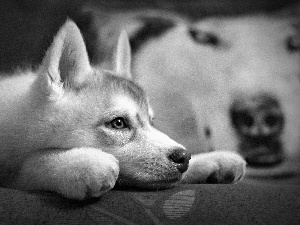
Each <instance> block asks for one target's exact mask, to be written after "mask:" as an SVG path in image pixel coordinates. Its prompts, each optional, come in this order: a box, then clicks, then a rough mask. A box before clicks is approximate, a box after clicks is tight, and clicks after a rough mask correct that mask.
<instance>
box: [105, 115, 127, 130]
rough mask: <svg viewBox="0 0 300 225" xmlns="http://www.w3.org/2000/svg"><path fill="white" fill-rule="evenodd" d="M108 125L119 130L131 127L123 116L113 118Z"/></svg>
mask: <svg viewBox="0 0 300 225" xmlns="http://www.w3.org/2000/svg"><path fill="white" fill-rule="evenodd" d="M108 126H109V127H111V128H113V129H117V130H120V129H126V128H129V125H128V123H127V122H126V120H125V119H124V118H123V117H117V118H115V119H113V120H112V121H110V122H109V123H108Z"/></svg>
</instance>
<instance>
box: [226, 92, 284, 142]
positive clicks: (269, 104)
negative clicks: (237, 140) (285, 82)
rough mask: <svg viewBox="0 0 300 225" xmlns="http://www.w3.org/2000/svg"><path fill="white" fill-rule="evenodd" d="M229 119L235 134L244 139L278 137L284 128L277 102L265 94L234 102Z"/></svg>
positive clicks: (281, 113) (282, 116) (282, 117)
mask: <svg viewBox="0 0 300 225" xmlns="http://www.w3.org/2000/svg"><path fill="white" fill-rule="evenodd" d="M230 117H231V122H232V124H233V127H234V128H235V129H236V131H237V133H238V134H239V135H241V136H243V137H246V138H266V137H274V136H278V135H280V133H281V131H282V130H283V127H284V115H283V112H282V110H281V107H280V104H279V102H278V101H277V99H276V98H274V97H272V96H269V95H267V94H263V95H259V96H254V97H249V98H243V99H239V100H236V101H234V102H233V104H232V107H231V109H230Z"/></svg>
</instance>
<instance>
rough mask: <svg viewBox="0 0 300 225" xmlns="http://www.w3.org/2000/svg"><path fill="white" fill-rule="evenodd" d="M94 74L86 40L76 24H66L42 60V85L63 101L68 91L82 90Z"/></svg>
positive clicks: (70, 22) (69, 21) (50, 94)
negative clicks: (92, 73)
mask: <svg viewBox="0 0 300 225" xmlns="http://www.w3.org/2000/svg"><path fill="white" fill-rule="evenodd" d="M91 71H92V68H91V65H90V62H89V58H88V53H87V50H86V46H85V43H84V40H83V37H82V35H81V33H80V31H79V29H78V27H77V26H76V24H75V23H74V22H73V21H71V20H67V21H66V23H65V24H64V25H63V26H62V27H61V28H60V30H59V31H58V33H57V35H56V36H55V38H54V40H53V43H52V45H51V46H50V48H49V49H48V51H47V52H46V56H45V57H44V59H43V62H42V65H41V67H40V74H39V79H40V80H41V79H42V80H43V82H40V85H41V86H43V87H42V88H43V90H44V91H46V92H47V94H48V95H49V96H52V97H54V98H57V97H59V96H60V97H61V96H62V95H63V93H64V92H65V91H68V90H72V89H80V87H81V86H83V85H84V83H85V80H86V79H87V77H88V76H89V74H91ZM55 96H56V97H55Z"/></svg>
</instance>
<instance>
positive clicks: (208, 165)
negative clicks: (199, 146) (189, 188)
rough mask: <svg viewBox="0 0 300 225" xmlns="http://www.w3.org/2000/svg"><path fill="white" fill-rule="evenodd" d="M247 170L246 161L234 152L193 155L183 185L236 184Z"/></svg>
mask: <svg viewBox="0 0 300 225" xmlns="http://www.w3.org/2000/svg"><path fill="white" fill-rule="evenodd" d="M245 169H246V162H245V160H244V159H243V158H242V157H241V156H239V155H238V154H236V153H233V152H227V151H217V152H211V153H203V154H198V155H193V156H192V158H191V160H190V165H189V168H188V170H187V171H186V172H185V174H184V176H183V179H182V183H194V184H200V183H235V182H237V181H239V180H240V179H241V178H242V177H243V176H244V174H245Z"/></svg>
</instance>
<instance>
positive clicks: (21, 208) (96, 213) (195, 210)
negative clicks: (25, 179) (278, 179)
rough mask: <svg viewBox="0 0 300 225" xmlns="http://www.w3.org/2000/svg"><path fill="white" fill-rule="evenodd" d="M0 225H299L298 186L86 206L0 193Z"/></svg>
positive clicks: (118, 195) (201, 189)
mask: <svg viewBox="0 0 300 225" xmlns="http://www.w3.org/2000/svg"><path fill="white" fill-rule="evenodd" d="M0 196H1V197H0V198H1V199H0V224H1V225H2V224H3V225H6V224H14V225H15V224H26V225H30V224H72V225H74V224H280V225H283V224H287V225H292V224H297V225H298V224H300V186H299V185H280V186H279V185H269V184H259V183H258V184H253V183H247V182H241V183H239V184H235V185H207V184H203V185H182V186H178V187H176V188H172V189H167V190H160V191H133V190H132V191H129V190H127V191H122V190H112V191H109V192H108V193H106V194H105V195H103V196H102V197H100V198H99V199H95V200H93V201H89V202H72V201H69V200H67V199H64V198H61V197H59V196H57V195H52V194H40V193H27V192H22V191H18V190H9V189H0Z"/></svg>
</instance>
